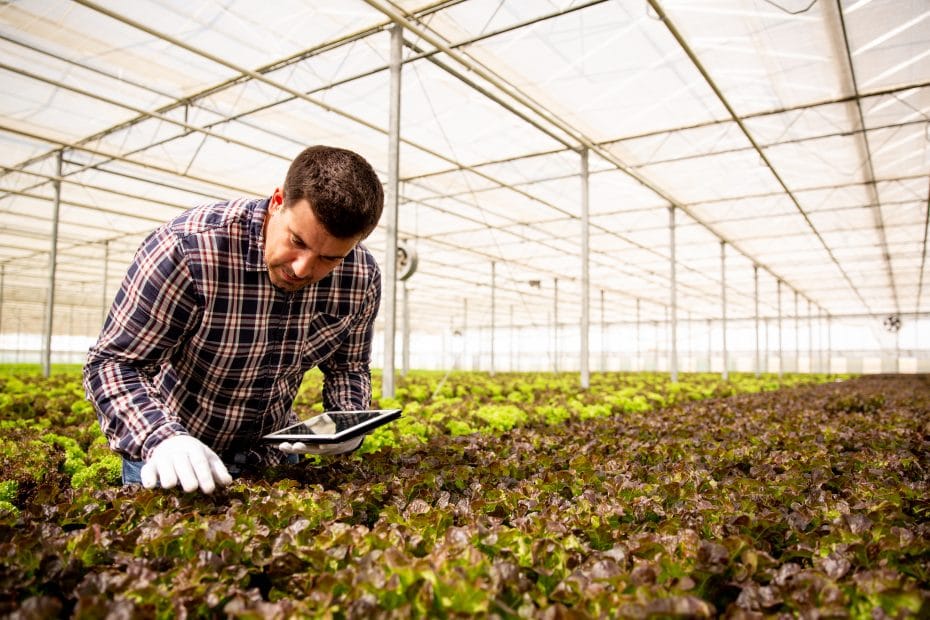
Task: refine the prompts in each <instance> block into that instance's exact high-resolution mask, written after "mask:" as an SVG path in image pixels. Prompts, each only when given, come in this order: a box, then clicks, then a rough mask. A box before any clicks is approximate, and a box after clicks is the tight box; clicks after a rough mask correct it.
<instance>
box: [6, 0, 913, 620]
mask: <svg viewBox="0 0 930 620" xmlns="http://www.w3.org/2000/svg"><path fill="white" fill-rule="evenodd" d="M0 49H2V50H3V53H2V55H0V63H2V64H0V71H2V80H3V89H2V92H0V158H2V159H3V162H2V165H3V170H2V173H0V177H2V182H0V210H2V214H3V225H2V228H0V540H3V541H4V542H3V543H2V544H0V549H2V550H3V551H2V552H0V555H2V556H3V557H4V560H5V561H6V562H7V563H8V565H9V567H10V568H8V569H7V568H4V569H2V570H0V615H4V616H5V615H6V614H8V613H10V614H13V617H55V616H60V617H107V616H119V617H159V618H164V617H237V618H238V617H243V618H255V617H272V618H291V617H328V618H369V617H385V618H408V617H441V618H459V617H462V618H465V617H469V618H470V617H494V618H527V617H544V618H603V617H609V618H628V617H629V618H656V617H682V618H683V617H689V618H690V617H733V618H761V617H773V618H774V617H778V618H783V617H852V618H905V617H926V615H928V614H930V585H928V584H930V569H928V566H930V544H928V542H927V541H928V540H930V503H928V499H927V492H926V490H927V488H928V486H927V485H928V484H930V473H928V472H930V418H928V411H930V378H928V377H930V291H928V289H930V281H928V280H930V265H928V260H927V259H928V234H930V4H928V3H927V0H343V1H339V2H334V1H330V2H323V1H321V0H272V1H270V2H257V1H255V0H223V1H221V2H220V1H216V0H189V1H187V2H177V1H175V0H159V1H153V0H135V1H132V2H117V1H114V0H9V1H6V2H0ZM311 145H328V146H333V147H339V148H343V149H349V150H351V151H354V152H356V153H358V154H360V155H361V156H362V157H364V158H365V159H366V160H367V161H368V162H370V164H371V167H372V168H373V169H374V172H375V173H376V175H377V180H378V182H379V183H380V184H381V188H382V191H383V195H384V205H383V213H382V215H381V217H380V221H379V223H378V225H377V227H375V228H374V229H373V230H372V231H371V232H370V234H367V237H364V240H363V241H362V242H361V245H362V246H364V247H365V248H367V249H368V250H369V251H370V253H371V255H372V256H373V257H374V258H375V260H376V261H377V263H378V265H379V266H380V280H379V284H380V289H381V294H380V306H379V308H378V313H377V317H376V318H375V319H374V323H373V326H374V327H373V330H374V335H373V337H372V338H371V339H370V340H368V341H367V344H366V346H369V347H370V353H371V364H370V366H371V371H372V373H371V374H372V376H371V378H370V379H369V380H368V381H370V383H371V385H370V386H366V389H367V388H368V387H370V388H371V390H370V391H371V398H370V401H371V407H372V408H382V409H394V408H397V409H403V415H402V417H400V419H399V420H397V421H395V422H392V423H391V424H388V425H385V426H384V427H381V428H378V429H376V430H374V431H371V432H369V433H368V434H367V435H364V440H359V441H363V443H361V444H357V445H355V446H354V448H353V450H354V452H353V453H351V454H349V455H348V456H345V453H332V454H327V453H326V452H325V451H324V452H318V453H309V454H304V455H303V456H301V457H300V458H296V455H292V456H295V458H294V459H292V460H290V461H288V462H286V463H283V462H282V463H280V464H277V465H276V466H275V467H272V468H270V469H268V470H267V471H265V470H262V471H260V472H259V473H255V472H249V471H248V470H246V472H247V473H246V474H243V475H242V477H241V478H238V477H237V478H236V479H235V481H234V482H232V483H231V485H230V486H229V487H228V488H225V489H222V490H219V489H218V490H217V491H216V493H215V494H212V495H210V494H211V493H212V488H213V487H212V482H211V487H210V490H206V489H204V487H203V486H201V487H200V489H201V490H204V491H205V493H206V495H209V497H205V496H197V495H192V494H190V493H185V492H182V491H181V490H180V489H171V487H172V486H174V485H173V484H168V483H166V482H165V479H164V478H159V479H156V480H160V481H161V482H160V484H161V485H162V486H163V487H164V488H162V489H154V490H152V489H151V488H147V489H141V488H133V487H131V486H121V484H120V482H121V480H122V481H123V482H126V480H127V478H126V476H127V473H126V469H125V467H126V463H127V461H129V460H132V461H133V462H137V463H138V464H139V465H140V467H141V466H142V463H143V461H145V462H148V461H149V459H150V458H154V457H152V453H154V450H155V449H157V445H156V446H155V448H152V447H151V446H148V447H144V448H142V449H141V450H142V451H141V452H139V449H136V451H135V452H133V453H132V454H133V455H134V456H133V458H131V459H130V458H129V456H127V455H129V454H130V451H129V450H128V449H125V450H124V451H123V452H120V450H123V449H124V448H125V446H124V445H123V444H119V446H118V445H117V444H118V442H117V441H116V440H114V439H113V437H112V436H109V435H108V436H107V437H104V433H106V432H107V431H106V429H105V428H104V430H103V431H102V430H101V428H103V427H105V426H106V421H105V415H101V412H100V410H99V409H95V406H96V405H97V403H92V402H89V401H88V400H86V399H85V396H87V397H88V398H89V399H90V400H91V401H93V395H92V394H91V392H93V382H94V380H95V378H94V377H92V376H89V375H92V374H94V373H93V372H88V371H87V368H91V366H90V364H89V363H88V351H89V350H93V349H92V348H93V347H94V346H95V343H97V342H98V338H101V330H102V328H103V327H104V323H105V321H107V317H108V316H111V318H112V317H113V316H114V314H113V312H115V310H112V311H111V309H114V308H115V306H114V300H119V299H120V298H121V296H123V291H124V289H125V287H126V286H127V284H126V283H127V282H128V281H129V278H130V277H131V274H132V273H133V269H134V268H135V266H136V265H138V264H140V263H139V260H137V259H138V257H140V256H143V255H144V254H145V247H144V244H146V243H147V242H148V240H150V239H152V238H153V237H152V235H153V231H156V229H159V227H161V226H162V225H163V224H164V223H165V222H168V221H169V220H173V219H174V218H177V217H179V216H182V214H187V213H189V210H191V209H192V208H194V207H198V206H201V205H209V204H213V203H218V202H219V201H224V200H233V199H240V198H242V199H250V200H253V199H254V202H256V203H257V202H258V201H259V200H261V199H266V198H269V197H270V200H271V202H270V203H269V204H270V205H271V206H269V207H268V208H269V209H272V208H274V198H275V196H277V195H278V188H281V187H282V186H283V185H284V181H285V173H286V172H287V170H288V166H289V165H290V163H291V161H292V160H294V158H295V157H296V156H297V155H298V154H299V153H301V152H302V151H303V150H304V149H305V148H306V147H308V146H311ZM269 213H270V211H269ZM269 234H270V233H269ZM262 235H263V236H264V235H265V229H264V228H262ZM269 238H270V237H269ZM263 242H264V241H263ZM140 248H141V249H140ZM264 251H265V250H264V249H263V250H262V252H263V253H264ZM352 251H353V252H354V251H355V248H354V247H353V248H352ZM339 257H342V258H344V257H343V256H342V254H340V255H339ZM339 257H337V258H339ZM134 261H136V262H134ZM131 266H132V267H131ZM262 266H263V267H266V268H267V272H268V280H269V282H270V283H272V284H275V285H276V286H277V285H278V282H276V281H275V280H274V278H275V276H273V275H272V272H273V267H272V265H271V263H270V262H268V261H266V262H264V263H263V264H262ZM127 271H129V274H130V276H127ZM287 273H290V272H287ZM292 275H293V274H292ZM288 277H289V276H288ZM295 277H296V276H295ZM152 286H155V285H152ZM192 286H193V285H192ZM266 286H268V287H269V288H270V285H269V284H268V283H267V282H266ZM155 288H157V287H155ZM279 289H280V287H279ZM163 292H165V296H164V297H161V298H159V299H170V297H168V292H169V291H168V290H167V288H165V290H164V291H163ZM164 303H165V304H166V305H168V304H169V302H164ZM256 314H259V313H256ZM324 314H325V313H324ZM117 323H118V321H117V320H115V319H114V320H112V321H110V324H114V325H115V324H117ZM321 331H322V330H321ZM269 333H270V332H269ZM297 344H298V347H299V346H304V347H305V348H304V349H300V350H298V354H299V355H306V354H307V350H308V349H309V347H308V346H305V345H302V343H301V342H298V343H297ZM220 353H222V351H221V352H220ZM228 358H229V359H228V360H226V363H227V365H228V366H229V367H237V368H238V367H239V366H240V365H241V366H247V365H248V364H250V363H253V362H254V360H252V361H249V360H245V359H242V358H243V356H239V358H237V356H236V354H234V353H228ZM282 358H283V354H282ZM217 359H218V360H220V361H222V360H221V355H220V354H217ZM307 359H309V357H308V358H307ZM325 361H327V362H328V361H329V359H327V360H325ZM218 363H219V362H218ZM255 363H257V362H255ZM314 365H318V366H319V367H320V368H321V369H322V370H323V374H324V375H326V377H329V375H328V374H327V373H328V370H327V368H326V367H325V364H323V363H320V364H314ZM95 368H96V367H95ZM366 370H367V369H366ZM82 372H83V373H84V376H83V382H82ZM153 372H154V371H153ZM160 372H161V371H160ZM270 372H271V371H269V373H270ZM205 374H209V373H205ZM99 376H100V377H105V376H106V371H105V370H101V371H100V373H99ZM301 377H302V379H301ZM301 377H298V378H297V379H294V381H295V383H294V385H293V386H292V387H293V388H294V390H298V388H297V384H298V383H299V391H297V396H296V398H295V397H294V396H293V395H291V397H290V400H291V401H293V402H292V403H290V401H289V403H290V404H291V406H292V409H291V413H292V414H296V415H297V416H298V417H300V418H301V419H306V418H307V417H308V416H310V415H312V414H318V413H320V412H323V411H324V410H325V411H327V412H328V411H331V409H332V408H331V407H330V406H329V405H331V404H332V401H327V393H326V390H327V389H328V388H327V387H325V384H324V382H325V381H326V380H328V379H324V378H322V377H321V373H320V372H319V371H317V370H315V369H314V370H312V371H309V372H306V373H305V374H302V375H301ZM259 378H260V379H262V380H263V379H264V377H259ZM101 380H102V379H101ZM204 383H207V380H205V382H204ZM258 383H259V381H257V380H256V383H255V385H250V386H249V388H248V389H254V390H256V393H257V390H259V387H260V386H258ZM245 389H246V388H243V390H245ZM268 389H269V390H271V388H268ZM275 389H277V388H275ZM268 393H269V394H270V393H271V392H270V391H269V392H268ZM321 394H322V397H321ZM266 396H267V395H266ZM321 398H322V400H323V401H324V403H326V404H324V403H321V402H320V400H321ZM262 402H263V403H264V402H265V401H264V400H263V401H262ZM366 402H367V399H366ZM262 406H268V405H266V404H263V405H262ZM341 408H349V407H341ZM362 408H364V407H362ZM172 415H173V414H172ZM173 422H176V420H173ZM223 424H225V423H223ZM216 425H221V426H222V424H220V423H219V422H217V423H215V424H214V426H216ZM262 425H264V422H262ZM110 430H112V429H110ZM181 430H182V431H183V432H182V433H181V435H184V434H185V433H186V432H187V431H184V429H183V428H182V429H181ZM208 430H209V429H208ZM194 434H196V433H194ZM153 435H154V433H153ZM252 439H254V440H256V441H257V440H258V439H263V437H260V436H259V435H255V437H253V438H252ZM108 440H109V444H108ZM198 443H199V441H198ZM111 448H112V450H111ZM217 451H218V452H219V449H217ZM282 451H283V448H282ZM210 454H213V453H212V452H210ZM214 456H216V455H214ZM222 456H223V460H227V459H226V455H225V453H223V454H222ZM237 456H238V453H237ZM140 459H141V460H140ZM217 461H220V459H219V457H217ZM220 466H222V463H220ZM223 471H225V469H224V470H223ZM144 475H145V473H144V471H143V476H144ZM153 475H154V474H153ZM159 475H161V474H159ZM217 480H218V481H219V477H217ZM144 481H145V479H144V478H143V482H144ZM175 482H178V481H175ZM182 482H183V481H181V482H178V484H181V486H184V485H183V484H182ZM145 486H150V485H148V484H146V485H145ZM156 486H157V485H156ZM218 486H225V484H219V485H218ZM185 489H186V487H185ZM188 490H189V489H188ZM7 541H9V542H7ZM4 571H5V572H4ZM17 614H19V615H17Z"/></svg>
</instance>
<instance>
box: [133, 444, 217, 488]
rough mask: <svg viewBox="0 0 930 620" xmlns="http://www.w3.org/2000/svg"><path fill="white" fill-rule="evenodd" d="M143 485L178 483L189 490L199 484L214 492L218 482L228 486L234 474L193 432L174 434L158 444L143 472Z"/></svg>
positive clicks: (152, 486)
mask: <svg viewBox="0 0 930 620" xmlns="http://www.w3.org/2000/svg"><path fill="white" fill-rule="evenodd" d="M140 474H141V477H142V486H144V487H145V488H146V489H152V488H155V487H157V486H159V483H161V487H162V488H164V489H171V488H173V487H174V486H175V485H177V484H178V482H180V483H181V488H182V489H184V490H185V491H187V492H190V491H193V490H195V489H197V488H198V487H200V490H201V491H203V492H204V493H208V494H209V493H212V492H213V490H214V489H215V488H216V485H220V486H226V485H227V484H229V483H231V482H232V476H230V475H229V471H228V470H227V469H226V465H224V464H223V461H221V460H220V457H218V456H217V455H216V452H214V451H213V450H211V449H210V448H208V447H207V446H206V445H204V444H203V442H201V441H200V440H199V439H196V438H194V437H191V436H190V435H175V436H173V437H169V438H168V439H166V440H164V441H163V442H161V443H160V444H158V445H157V446H156V447H155V449H154V450H153V451H152V456H151V457H150V458H149V460H148V461H146V462H145V465H143V466H142V471H141V472H140Z"/></svg>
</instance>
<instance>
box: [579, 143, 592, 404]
mask: <svg viewBox="0 0 930 620" xmlns="http://www.w3.org/2000/svg"><path fill="white" fill-rule="evenodd" d="M590 238H591V222H590V218H589V216H588V149H581V360H580V362H581V388H582V389H584V390H586V389H588V388H589V387H591V369H590V367H589V366H588V362H589V354H590V351H589V341H588V335H589V329H590V325H591V293H590V291H589V290H588V288H589V286H590V274H589V267H590V264H589V263H590V258H591V257H590V244H589V242H590Z"/></svg>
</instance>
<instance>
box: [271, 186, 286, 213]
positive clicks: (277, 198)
mask: <svg viewBox="0 0 930 620" xmlns="http://www.w3.org/2000/svg"><path fill="white" fill-rule="evenodd" d="M283 204H284V192H282V191H281V188H280V187H276V188H274V192H273V193H272V194H271V202H270V203H269V205H268V210H269V211H272V212H274V211H277V210H278V208H279V207H280V206H281V205H283Z"/></svg>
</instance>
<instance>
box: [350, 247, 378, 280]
mask: <svg viewBox="0 0 930 620" xmlns="http://www.w3.org/2000/svg"><path fill="white" fill-rule="evenodd" d="M352 259H353V260H352V263H353V267H354V269H355V270H356V271H359V272H362V273H363V274H364V275H365V276H367V277H368V278H369V279H371V278H377V277H380V276H381V267H379V266H378V261H377V260H376V259H375V255H374V254H372V253H371V250H369V249H368V247H367V246H366V245H365V244H364V243H358V244H356V245H355V249H354V250H353V251H352Z"/></svg>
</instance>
